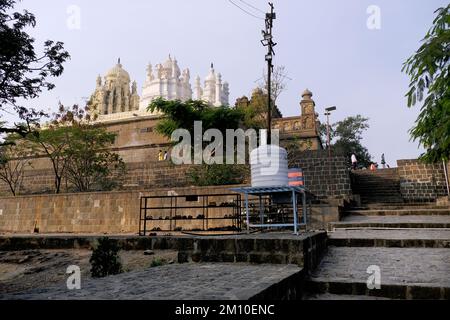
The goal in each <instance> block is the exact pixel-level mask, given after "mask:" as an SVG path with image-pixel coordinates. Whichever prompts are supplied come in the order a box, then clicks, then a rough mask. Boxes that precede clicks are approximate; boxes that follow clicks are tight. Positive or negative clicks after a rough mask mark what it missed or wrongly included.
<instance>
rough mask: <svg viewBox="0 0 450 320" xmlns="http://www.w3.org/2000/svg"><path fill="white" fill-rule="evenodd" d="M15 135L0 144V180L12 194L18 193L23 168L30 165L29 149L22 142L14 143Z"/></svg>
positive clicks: (22, 176) (23, 171)
mask: <svg viewBox="0 0 450 320" xmlns="http://www.w3.org/2000/svg"><path fill="white" fill-rule="evenodd" d="M16 139H17V137H16V136H14V135H10V136H9V137H8V138H7V139H6V142H7V143H5V144H4V145H2V146H0V180H2V181H4V182H5V183H6V184H7V185H8V187H9V190H10V191H11V193H12V195H13V196H16V195H17V194H19V192H20V189H21V187H22V182H23V178H24V173H25V169H26V168H28V167H31V162H30V160H29V159H28V158H27V156H29V151H30V149H29V148H28V147H27V146H25V145H24V144H23V143H16V142H15V140H16Z"/></svg>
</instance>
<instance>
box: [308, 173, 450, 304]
mask: <svg viewBox="0 0 450 320" xmlns="http://www.w3.org/2000/svg"><path fill="white" fill-rule="evenodd" d="M394 172H395V171H394V170H393V169H390V170H388V171H384V172H383V173H378V172H377V173H376V174H373V173H369V174H368V173H365V172H364V173H359V172H358V174H357V176H358V177H357V178H356V181H357V183H356V184H355V185H356V188H358V189H357V190H359V191H360V192H361V196H362V200H363V201H362V203H363V205H362V206H361V207H352V208H349V209H347V210H346V211H345V212H344V215H343V218H342V219H341V221H339V222H334V223H331V224H330V225H329V230H330V232H329V233H328V251H327V253H326V254H325V256H324V257H323V259H322V261H321V263H320V264H319V266H318V268H317V269H316V270H315V271H314V272H313V273H312V274H311V276H310V277H309V278H308V280H307V281H306V289H307V290H306V291H307V293H306V295H305V297H304V298H305V299H312V300H314V299H318V300H335V299H343V300H346V299H358V300H360V299H361V300H365V299H446V300H448V299H450V206H447V205H440V206H438V205H436V204H433V203H427V204H424V203H408V204H405V203H402V201H401V199H399V198H398V194H394V195H389V196H388V195H385V192H387V190H391V191H392V192H395V190H397V189H396V187H394V185H395V183H394V180H395V179H394V178H393V177H392V176H394ZM380 181H383V184H382V183H380ZM386 181H388V184H385V182H386ZM389 181H390V182H389ZM391 182H392V183H391ZM364 183H367V184H368V185H370V187H367V185H364ZM370 188H374V189H373V192H372V193H370V192H369V190H370ZM362 191H364V192H362ZM366 191H367V192H366ZM394 200H397V201H394ZM371 266H372V267H373V266H375V267H376V268H379V270H380V276H381V278H380V280H381V281H380V285H381V287H380V289H369V288H368V285H367V281H368V279H369V277H370V276H371V273H370V272H371V271H370V270H369V271H368V268H369V267H371ZM369 269H370V268H369ZM372 272H373V271H372Z"/></svg>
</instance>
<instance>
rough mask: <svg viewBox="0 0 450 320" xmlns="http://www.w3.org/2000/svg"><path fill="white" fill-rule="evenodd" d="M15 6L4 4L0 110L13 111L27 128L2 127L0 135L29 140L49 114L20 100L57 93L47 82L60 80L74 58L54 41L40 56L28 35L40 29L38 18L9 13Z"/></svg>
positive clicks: (12, 0) (7, 0)
mask: <svg viewBox="0 0 450 320" xmlns="http://www.w3.org/2000/svg"><path fill="white" fill-rule="evenodd" d="M15 4H16V0H0V43H1V45H0V110H5V109H7V108H10V107H12V108H13V109H14V110H15V111H16V112H17V113H18V115H19V117H20V119H21V120H23V121H24V124H20V125H17V124H15V125H14V127H12V128H6V127H4V126H3V125H0V133H18V134H20V135H21V136H25V135H26V134H27V133H29V132H31V129H32V128H36V125H35V124H36V123H37V121H38V120H39V119H40V118H41V117H42V116H44V115H45V113H43V112H42V111H38V110H35V109H33V108H30V109H29V108H25V107H23V106H20V105H18V104H17V101H18V99H33V98H36V97H38V96H39V94H40V93H41V92H42V90H44V89H46V90H51V89H53V88H54V84H52V83H51V82H49V81H48V80H47V79H48V78H49V77H58V76H60V75H61V74H62V72H63V71H64V68H63V63H64V62H66V61H67V60H68V59H69V58H70V56H69V53H68V52H67V51H65V50H64V47H63V43H62V42H54V41H51V40H47V41H45V43H44V51H43V53H42V54H40V55H38V54H37V53H36V51H35V47H34V42H35V40H34V39H33V38H32V37H31V36H30V35H29V34H28V33H27V32H26V30H27V29H28V28H30V27H31V28H34V27H35V26H36V19H35V16H34V15H33V14H32V13H30V12H28V11H26V10H25V11H24V12H23V13H20V12H9V11H10V10H11V9H13V7H14V5H15Z"/></svg>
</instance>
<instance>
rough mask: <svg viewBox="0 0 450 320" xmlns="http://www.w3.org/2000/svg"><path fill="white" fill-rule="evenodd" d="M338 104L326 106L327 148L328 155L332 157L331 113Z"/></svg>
mask: <svg viewBox="0 0 450 320" xmlns="http://www.w3.org/2000/svg"><path fill="white" fill-rule="evenodd" d="M335 110H336V106H332V107H328V108H325V111H326V112H325V115H326V116H327V148H328V157H331V146H330V115H331V111H335Z"/></svg>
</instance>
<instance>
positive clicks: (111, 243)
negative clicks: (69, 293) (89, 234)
mask: <svg viewBox="0 0 450 320" xmlns="http://www.w3.org/2000/svg"><path fill="white" fill-rule="evenodd" d="M119 250H120V248H119V245H118V243H117V240H113V239H109V238H108V237H104V238H100V239H98V245H97V247H96V248H95V249H94V250H93V251H92V256H91V258H90V259H89V262H90V263H91V275H92V277H94V278H101V277H106V276H109V275H115V274H119V273H122V272H123V268H122V263H121V261H120V257H119Z"/></svg>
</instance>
